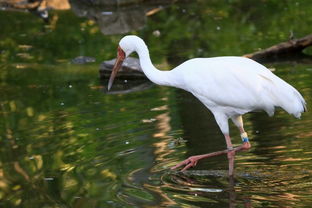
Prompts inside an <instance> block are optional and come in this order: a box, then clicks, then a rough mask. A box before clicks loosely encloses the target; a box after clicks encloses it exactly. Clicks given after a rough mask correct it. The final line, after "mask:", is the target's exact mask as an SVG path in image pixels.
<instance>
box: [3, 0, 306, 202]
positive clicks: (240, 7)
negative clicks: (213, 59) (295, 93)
mask: <svg viewBox="0 0 312 208" xmlns="http://www.w3.org/2000/svg"><path fill="white" fill-rule="evenodd" d="M250 2H251V1H210V2H209V3H207V2H206V1H198V2H194V3H183V4H182V3H181V4H170V5H166V6H164V7H162V9H161V11H159V12H157V13H155V14H154V15H151V16H148V17H147V19H146V22H145V24H144V27H143V28H141V29H140V30H135V31H133V32H131V33H130V34H136V35H139V36H141V37H142V38H143V39H145V40H146V42H147V44H148V46H149V48H150V52H151V57H152V60H153V62H154V63H155V65H156V66H158V67H159V68H162V69H170V68H172V67H174V66H175V65H177V64H178V63H181V62H183V61H184V60H186V59H189V58H192V57H197V56H221V55H242V54H246V53H250V52H253V51H255V50H257V49H259V48H265V47H268V46H270V45H273V44H275V43H278V42H281V41H285V40H287V39H288V37H289V35H290V31H292V32H293V33H294V35H295V37H302V36H304V35H307V34H309V33H310V32H311V25H312V16H311V15H310V14H311V12H312V4H311V2H310V1H298V2H297V3H296V2H295V1H283V2H281V1H273V0H272V1H258V3H256V2H253V3H252V4H251V3H250ZM141 6H142V5H137V7H138V8H140V7H141ZM142 8H143V6H142ZM50 15H51V22H50V23H44V22H43V21H42V20H41V19H39V18H38V17H36V16H35V15H33V14H30V13H25V12H13V11H1V12H0V26H1V27H0V31H1V32H0V80H1V83H0V92H1V96H0V116H1V117H0V205H1V206H3V207H88V208H89V207H94V208H95V207H220V208H221V207H310V206H311V205H312V197H311V195H312V182H311V181H312V180H311V179H312V160H311V159H312V151H311V149H312V140H311V138H312V130H311V126H312V113H311V111H309V112H307V113H304V114H303V116H302V118H301V119H300V120H298V119H295V118H293V117H291V116H290V115H288V114H287V113H285V112H284V111H282V110H278V111H277V112H276V114H275V116H274V117H272V118H271V117H268V116H267V115H266V114H265V113H261V112H260V113H250V114H247V115H245V116H244V121H245V128H246V130H247V131H248V133H249V135H250V138H251V143H252V149H251V150H250V151H249V152H246V153H239V154H237V156H236V159H235V171H236V176H235V178H234V180H231V179H229V178H228V177H227V167H228V164H227V163H228V162H227V158H226V156H219V157H216V158H211V159H207V160H203V161H200V162H199V163H198V165H197V166H196V168H194V169H192V170H191V171H188V172H186V173H184V174H182V173H179V172H172V171H170V170H169V168H170V167H171V166H173V165H174V164H176V163H177V162H179V161H182V160H183V159H185V158H187V157H188V156H191V155H194V154H202V153H208V152H213V151H217V150H222V149H224V148H225V147H226V145H225V141H224V138H223V135H222V134H221V132H220V130H219V128H218V127H217V125H216V123H215V121H214V118H213V116H212V115H211V113H210V112H209V111H208V110H207V109H206V108H205V107H204V106H203V105H202V104H201V103H200V102H199V101H197V100H196V98H194V97H193V96H192V95H190V94H189V93H187V92H184V91H182V90H179V89H174V88H169V87H160V86H155V85H152V86H151V87H149V88H147V89H145V90H142V91H137V92H133V93H128V94H107V93H106V85H107V80H104V81H103V80H100V79H99V75H98V69H99V64H100V63H101V62H102V61H104V60H108V59H111V58H114V57H115V55H116V48H117V44H118V41H119V39H120V38H121V37H122V36H123V35H121V34H118V35H104V34H101V32H100V29H99V27H98V24H97V23H96V22H94V21H91V20H89V19H87V18H83V17H77V16H76V15H75V14H74V13H73V12H72V11H70V10H68V11H50ZM155 31H159V33H160V36H158V35H153V32H154V34H157V33H158V32H155ZM159 33H158V34H159ZM305 52H306V53H307V54H311V49H308V50H306V51H305ZM80 55H83V56H92V57H95V58H96V62H95V63H92V64H85V65H76V64H72V63H71V60H72V59H73V58H75V57H77V56H80ZM309 60H311V59H307V60H292V61H287V60H286V61H284V62H274V63H266V64H265V65H266V66H267V67H269V68H272V69H274V73H276V74H277V75H278V76H280V77H281V78H283V79H284V80H286V81H287V82H289V83H290V84H292V85H293V86H294V87H296V88H297V89H298V90H299V91H300V92H301V93H302V94H303V96H304V97H305V99H306V101H307V103H308V109H312V106H311V102H312V99H311V94H312V62H311V61H309ZM120 82H124V81H123V80H120ZM131 82H132V81H131V80H129V81H128V82H127V83H124V84H125V85H129V84H131ZM114 87H116V86H114ZM231 133H232V137H233V138H232V140H233V143H235V144H236V145H239V144H240V138H239V133H238V130H236V128H235V127H234V126H231ZM179 138H183V140H186V142H184V141H181V139H179Z"/></svg>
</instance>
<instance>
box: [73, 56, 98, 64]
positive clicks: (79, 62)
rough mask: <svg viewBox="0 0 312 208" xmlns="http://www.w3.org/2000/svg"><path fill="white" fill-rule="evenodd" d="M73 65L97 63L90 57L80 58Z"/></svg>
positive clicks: (75, 59)
mask: <svg viewBox="0 0 312 208" xmlns="http://www.w3.org/2000/svg"><path fill="white" fill-rule="evenodd" d="M71 62H72V63H73V64H86V63H93V62H95V58H93V57H89V56H78V57H76V58H74V59H73V60H72V61H71Z"/></svg>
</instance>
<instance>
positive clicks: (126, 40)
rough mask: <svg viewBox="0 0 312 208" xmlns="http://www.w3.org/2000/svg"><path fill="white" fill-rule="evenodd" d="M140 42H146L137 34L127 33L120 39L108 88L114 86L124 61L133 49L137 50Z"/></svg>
mask: <svg viewBox="0 0 312 208" xmlns="http://www.w3.org/2000/svg"><path fill="white" fill-rule="evenodd" d="M138 42H143V43H144V41H143V40H142V39H141V38H139V37H138V36H135V35H127V36H125V37H123V38H122V39H121V40H120V41H119V46H118V48H117V58H116V62H115V64H114V67H113V70H112V73H111V76H110V78H109V81H108V90H110V88H111V87H112V85H113V82H114V79H115V77H116V75H117V72H118V71H119V69H120V68H121V66H122V63H123V61H124V60H125V59H126V58H127V57H128V56H129V55H130V54H131V53H132V52H133V51H136V50H137V45H138ZM144 45H145V44H144Z"/></svg>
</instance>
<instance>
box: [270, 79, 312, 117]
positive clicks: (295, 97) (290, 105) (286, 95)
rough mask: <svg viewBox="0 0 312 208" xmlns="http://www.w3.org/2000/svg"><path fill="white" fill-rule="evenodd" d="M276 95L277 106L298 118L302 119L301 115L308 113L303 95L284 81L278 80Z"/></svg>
mask: <svg viewBox="0 0 312 208" xmlns="http://www.w3.org/2000/svg"><path fill="white" fill-rule="evenodd" d="M278 79H279V78H278ZM274 94H275V96H274V97H275V98H276V102H277V103H276V104H277V105H276V106H279V107H282V108H283V109H284V110H285V111H287V112H288V113H289V114H292V115H294V116H295V117H296V118H300V116H301V113H302V112H305V111H307V107H306V101H305V100H304V98H303V97H302V95H301V94H300V93H299V92H298V91H297V90H296V89H295V88H294V87H292V86H291V85H289V84H288V83H287V82H285V81H284V80H282V79H279V80H278V87H277V88H276V91H275V92H274Z"/></svg>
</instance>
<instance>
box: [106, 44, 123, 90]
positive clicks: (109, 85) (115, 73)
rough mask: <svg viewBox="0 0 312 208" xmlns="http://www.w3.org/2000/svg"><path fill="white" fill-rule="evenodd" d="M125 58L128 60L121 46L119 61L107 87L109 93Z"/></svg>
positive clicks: (118, 51) (118, 50)
mask: <svg viewBox="0 0 312 208" xmlns="http://www.w3.org/2000/svg"><path fill="white" fill-rule="evenodd" d="M125 58H126V54H125V52H124V51H123V50H122V49H121V48H120V46H118V49H117V59H116V62H115V65H114V67H113V70H112V73H111V75H110V78H109V81H108V87H107V89H108V91H109V90H110V88H111V87H112V85H113V82H114V79H115V77H116V75H117V72H118V71H119V69H120V68H121V66H122V63H123V61H124V60H125Z"/></svg>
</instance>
